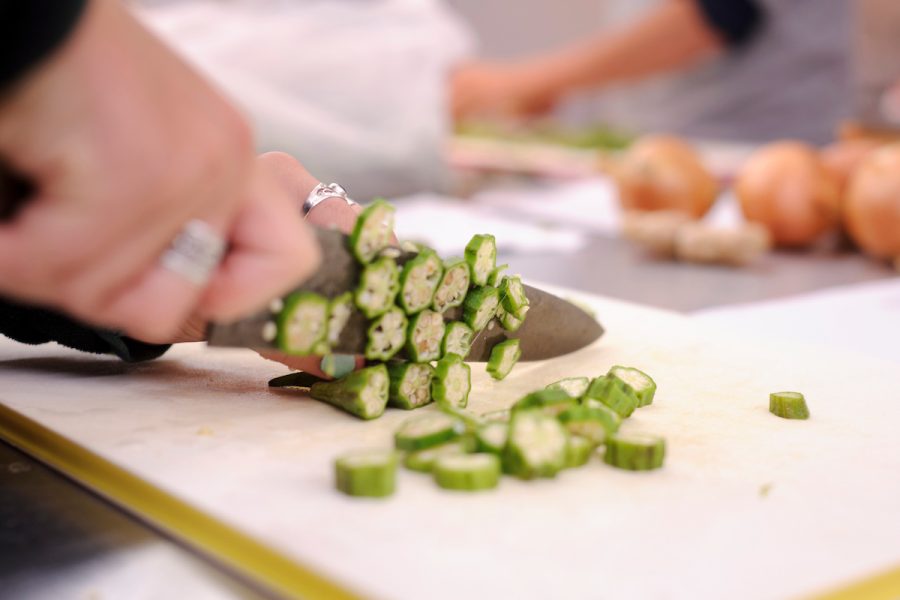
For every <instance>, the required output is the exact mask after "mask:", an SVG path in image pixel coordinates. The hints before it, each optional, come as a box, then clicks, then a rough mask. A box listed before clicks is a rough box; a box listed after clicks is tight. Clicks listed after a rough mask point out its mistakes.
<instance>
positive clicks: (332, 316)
mask: <svg viewBox="0 0 900 600" xmlns="http://www.w3.org/2000/svg"><path fill="white" fill-rule="evenodd" d="M351 314H353V294H352V293H350V292H345V293H343V294H341V295H340V296H338V297H337V298H334V299H332V300H331V302H330V303H329V305H328V335H327V336H326V339H327V340H328V343H329V344H330V345H331V346H337V344H338V341H339V340H340V339H341V332H342V331H343V330H344V326H345V325H347V321H349V320H350V315H351Z"/></svg>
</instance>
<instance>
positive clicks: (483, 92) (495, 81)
mask: <svg viewBox="0 0 900 600" xmlns="http://www.w3.org/2000/svg"><path fill="white" fill-rule="evenodd" d="M450 97H451V107H452V113H453V117H454V119H456V120H457V121H459V120H465V119H467V118H470V117H514V118H522V117H536V116H539V115H541V114H544V113H547V112H549V111H550V110H552V109H553V107H554V106H555V105H556V104H557V102H558V101H559V97H560V94H559V93H558V92H557V91H556V90H555V87H554V85H553V84H552V78H551V77H548V76H546V74H545V71H544V69H543V68H542V67H541V66H540V65H539V64H538V63H528V62H523V63H518V64H515V63H511V64H502V63H489V62H481V63H479V62H476V63H468V64H464V65H462V66H460V67H459V68H457V69H456V70H455V71H454V72H453V75H452V77H451V81H450Z"/></svg>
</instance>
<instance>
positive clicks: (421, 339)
mask: <svg viewBox="0 0 900 600" xmlns="http://www.w3.org/2000/svg"><path fill="white" fill-rule="evenodd" d="M443 340H444V317H443V316H442V315H441V314H440V313H436V312H434V311H433V310H423V311H422V312H420V313H419V314H417V315H415V316H414V317H412V319H411V320H410V322H409V333H408V335H407V338H406V355H407V356H408V357H409V359H410V360H411V361H413V362H428V361H432V360H437V359H438V358H440V356H441V342H442V341H443Z"/></svg>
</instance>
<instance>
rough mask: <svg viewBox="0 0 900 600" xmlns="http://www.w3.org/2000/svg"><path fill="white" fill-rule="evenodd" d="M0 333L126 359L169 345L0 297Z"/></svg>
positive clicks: (145, 355)
mask: <svg viewBox="0 0 900 600" xmlns="http://www.w3.org/2000/svg"><path fill="white" fill-rule="evenodd" d="M0 333H2V334H3V335H6V336H7V337H10V338H12V339H14V340H16V341H18V342H22V343H23V344H46V343H47V342H58V343H60V344H62V345H63V346H68V347H69V348H74V349H76V350H81V351H83V352H91V353H93V354H115V355H116V356H118V357H119V358H121V359H122V360H124V361H126V362H141V361H145V360H152V359H154V358H157V357H159V356H161V355H162V354H163V353H164V352H165V351H166V350H168V349H169V345H166V344H147V343H145V342H139V341H138V340H134V339H131V338H129V337H127V336H123V335H120V334H117V333H115V332H112V331H108V330H105V329H95V328H93V327H88V326H87V325H82V324H80V323H78V322H76V321H73V320H72V319H70V318H68V317H66V316H65V315H61V314H59V313H57V312H53V311H51V310H47V309H43V308H36V307H32V306H25V305H22V304H17V303H15V302H11V301H9V300H5V299H2V298H0Z"/></svg>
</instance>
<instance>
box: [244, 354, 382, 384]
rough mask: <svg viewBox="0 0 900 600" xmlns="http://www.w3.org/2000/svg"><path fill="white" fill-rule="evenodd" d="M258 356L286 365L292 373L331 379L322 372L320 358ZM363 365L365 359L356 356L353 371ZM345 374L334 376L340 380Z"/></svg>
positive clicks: (283, 355)
mask: <svg viewBox="0 0 900 600" xmlns="http://www.w3.org/2000/svg"><path fill="white" fill-rule="evenodd" d="M259 355H260V356H262V357H263V358H265V359H267V360H272V361H275V362H279V363H281V364H283V365H286V366H288V367H290V368H291V369H292V370H294V371H304V372H306V373H310V374H312V375H315V376H316V377H321V378H323V379H332V376H331V375H329V374H328V373H325V372H324V371H323V370H322V366H321V364H322V357H321V356H290V355H289V354H283V353H281V352H260V353H259ZM365 364H366V360H365V358H363V357H362V356H357V357H355V359H354V364H353V369H354V370H356V369H362V368H363V367H364V366H365ZM345 374H346V373H345V372H341V373H338V374H336V375H337V377H338V378H340V377H342V376H343V375H345Z"/></svg>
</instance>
